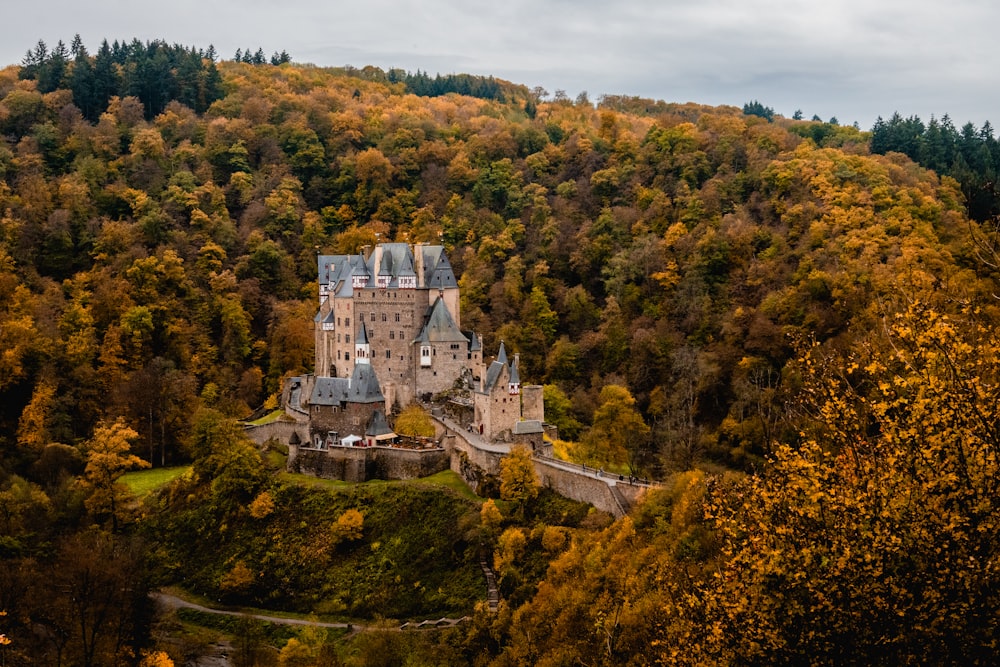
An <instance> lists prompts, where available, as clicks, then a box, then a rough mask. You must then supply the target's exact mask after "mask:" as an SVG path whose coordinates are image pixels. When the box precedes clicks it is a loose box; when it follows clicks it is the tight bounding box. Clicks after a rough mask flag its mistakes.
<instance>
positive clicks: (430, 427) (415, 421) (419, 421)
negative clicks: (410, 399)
mask: <svg viewBox="0 0 1000 667" xmlns="http://www.w3.org/2000/svg"><path fill="white" fill-rule="evenodd" d="M394 428H395V431H396V433H398V434H400V435H409V436H419V437H422V438H433V437H434V421H433V420H432V419H431V416H430V415H429V414H427V411H426V410H424V409H423V408H422V407H420V405H418V404H416V403H411V404H410V405H408V406H406V407H405V408H403V411H402V412H401V413H399V416H398V417H396V424H395V427H394Z"/></svg>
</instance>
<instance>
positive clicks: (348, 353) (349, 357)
mask: <svg viewBox="0 0 1000 667" xmlns="http://www.w3.org/2000/svg"><path fill="white" fill-rule="evenodd" d="M350 360H351V353H350V352H344V361H350Z"/></svg>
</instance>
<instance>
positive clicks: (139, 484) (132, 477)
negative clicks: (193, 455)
mask: <svg viewBox="0 0 1000 667" xmlns="http://www.w3.org/2000/svg"><path fill="white" fill-rule="evenodd" d="M190 469H191V466H177V467H175V468H153V469H152V470H139V471H136V472H129V473H125V476H124V477H122V481H123V482H124V483H125V485H126V486H128V488H129V490H130V491H132V493H134V494H135V495H136V496H139V497H142V496H144V495H146V494H147V493H150V492H151V491H155V490H156V489H158V488H160V487H161V486H163V485H164V484H166V483H167V482H170V481H172V480H174V479H177V478H178V477H180V476H181V475H183V474H184V473H186V472H187V471H188V470H190Z"/></svg>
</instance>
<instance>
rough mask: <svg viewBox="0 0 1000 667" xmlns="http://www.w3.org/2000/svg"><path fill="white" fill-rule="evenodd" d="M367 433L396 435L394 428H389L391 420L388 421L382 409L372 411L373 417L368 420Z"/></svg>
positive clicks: (372, 434)
mask: <svg viewBox="0 0 1000 667" xmlns="http://www.w3.org/2000/svg"><path fill="white" fill-rule="evenodd" d="M365 435H371V436H376V437H377V436H380V435H395V433H394V432H393V430H392V429H391V428H389V422H388V421H386V419H385V415H384V414H383V413H382V411H381V410H376V411H375V412H373V413H372V418H371V420H370V421H369V422H368V428H367V429H365Z"/></svg>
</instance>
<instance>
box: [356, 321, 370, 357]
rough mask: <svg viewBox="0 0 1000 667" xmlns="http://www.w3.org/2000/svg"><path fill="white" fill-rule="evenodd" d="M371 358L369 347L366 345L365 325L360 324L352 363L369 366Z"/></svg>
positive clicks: (366, 333) (366, 332)
mask: <svg viewBox="0 0 1000 667" xmlns="http://www.w3.org/2000/svg"><path fill="white" fill-rule="evenodd" d="M371 357H372V351H371V345H369V344H368V330H367V329H366V328H365V323H364V322H362V323H361V327H360V328H359V330H358V337H357V339H356V340H355V342H354V363H355V364H370V363H371Z"/></svg>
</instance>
